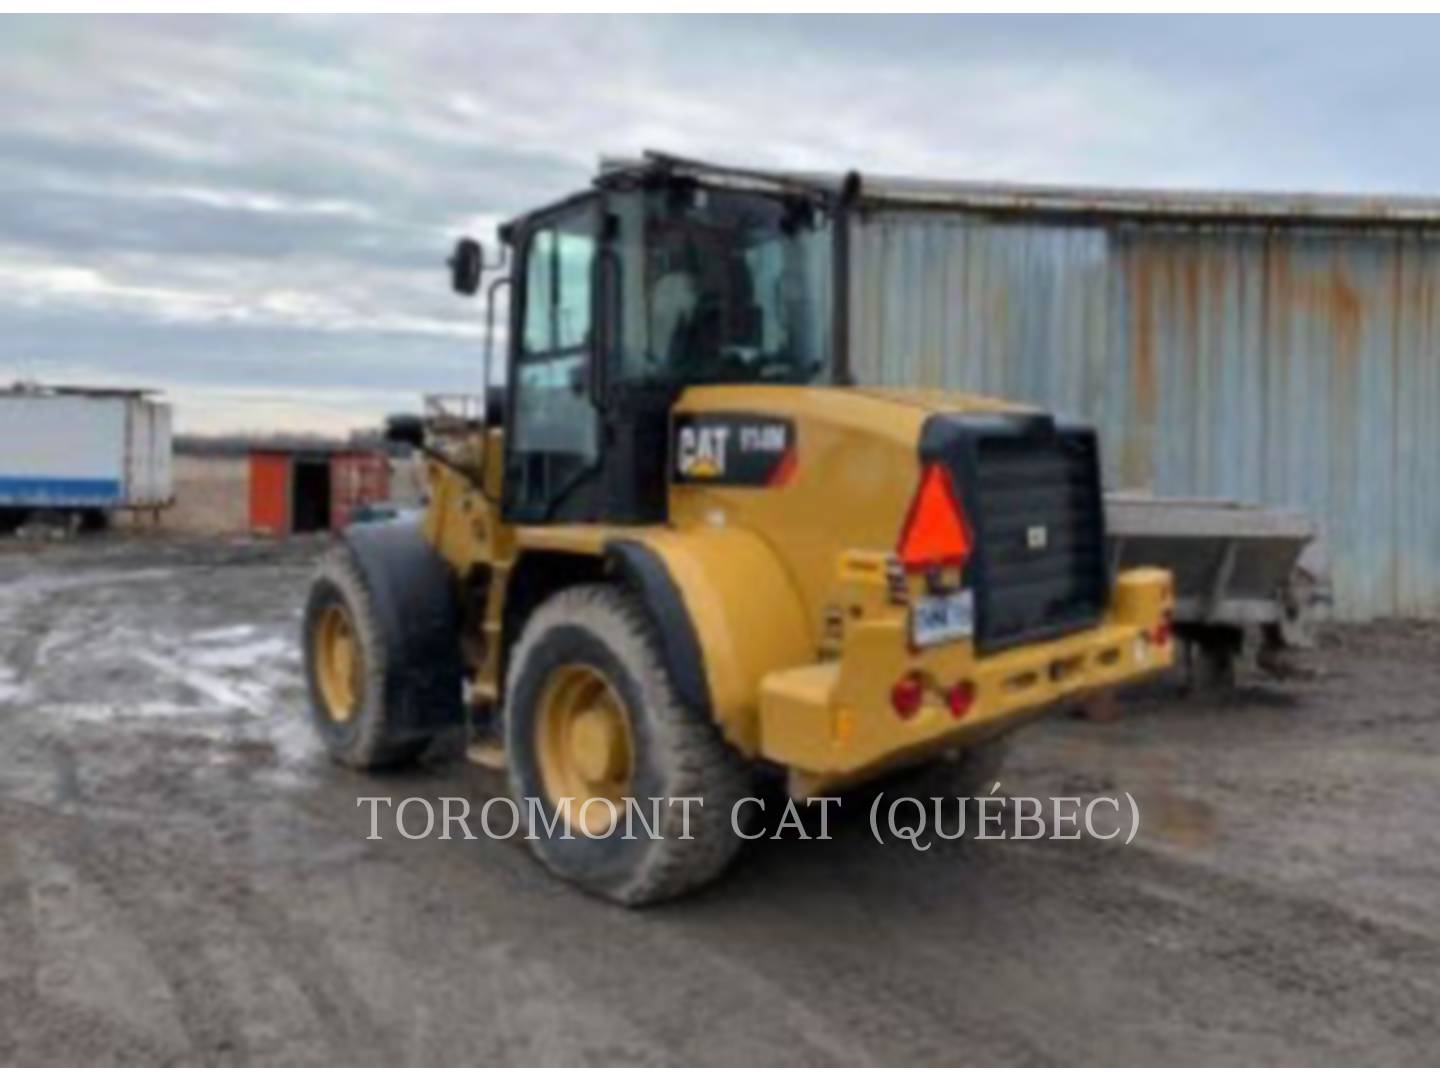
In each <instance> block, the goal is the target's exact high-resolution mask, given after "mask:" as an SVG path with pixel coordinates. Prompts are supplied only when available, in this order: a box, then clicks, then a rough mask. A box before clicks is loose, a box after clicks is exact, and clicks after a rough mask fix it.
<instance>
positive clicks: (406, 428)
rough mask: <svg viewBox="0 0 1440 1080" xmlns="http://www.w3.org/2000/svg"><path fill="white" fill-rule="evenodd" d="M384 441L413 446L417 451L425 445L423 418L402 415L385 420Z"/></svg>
mask: <svg viewBox="0 0 1440 1080" xmlns="http://www.w3.org/2000/svg"><path fill="white" fill-rule="evenodd" d="M385 441H386V442H392V443H400V444H402V445H404V446H413V447H415V449H417V450H419V449H421V448H423V447H424V445H425V420H424V418H423V417H419V416H414V415H412V414H409V413H402V414H399V415H397V416H387V417H386V418H385Z"/></svg>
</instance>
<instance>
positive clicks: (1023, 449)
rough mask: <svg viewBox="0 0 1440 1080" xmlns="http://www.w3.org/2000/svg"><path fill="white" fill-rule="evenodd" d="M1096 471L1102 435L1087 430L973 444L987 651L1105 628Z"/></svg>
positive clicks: (986, 436)
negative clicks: (1098, 441) (1099, 625)
mask: <svg viewBox="0 0 1440 1080" xmlns="http://www.w3.org/2000/svg"><path fill="white" fill-rule="evenodd" d="M1099 466H1100V462H1099V452H1098V448H1097V446H1096V439H1095V434H1094V432H1093V431H1091V430H1089V429H1086V428H1078V427H1077V428H1069V429H1064V428H1062V429H1055V428H1053V427H1051V428H1048V429H1046V428H1039V429H1035V430H1022V431H1018V432H1014V433H1010V432H1006V433H995V432H986V433H983V434H978V435H977V437H976V438H975V441H974V443H973V451H972V456H971V468H972V470H973V471H972V476H971V478H970V484H971V487H970V496H971V497H970V499H969V503H970V507H971V510H972V512H973V513H974V515H975V518H976V520H975V522H974V525H975V529H976V533H977V538H978V540H979V543H978V544H977V552H976V555H977V565H976V567H975V571H976V575H975V576H976V581H975V586H976V593H977V599H978V601H979V604H978V608H979V611H978V616H979V618H978V622H977V626H976V638H977V644H978V645H980V646H981V647H982V648H986V649H995V648H999V647H1003V646H1006V645H1013V644H1018V643H1020V642H1023V641H1032V640H1039V639H1043V638H1047V637H1057V636H1059V635H1061V634H1064V633H1068V632H1071V631H1073V630H1076V629H1079V628H1082V627H1085V626H1090V625H1093V624H1095V623H1097V622H1098V621H1099V620H1100V617H1101V615H1102V614H1103V612H1104V609H1105V602H1106V596H1107V592H1108V571H1107V567H1106V557H1105V519H1104V503H1103V500H1102V495H1101V490H1100V467H1099ZM962 482H963V481H962Z"/></svg>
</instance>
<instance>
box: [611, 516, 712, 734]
mask: <svg viewBox="0 0 1440 1080" xmlns="http://www.w3.org/2000/svg"><path fill="white" fill-rule="evenodd" d="M605 557H606V559H607V561H608V562H609V564H610V566H611V567H612V569H613V570H614V572H615V574H616V576H617V577H618V578H619V579H620V581H621V582H623V583H624V584H625V585H626V586H628V587H629V588H630V590H631V591H632V592H634V593H635V595H636V596H638V597H639V598H640V602H641V604H643V605H644V607H645V610H646V612H647V613H648V614H649V615H650V618H651V620H652V621H653V622H654V624H655V628H656V630H657V631H658V632H659V639H660V652H661V655H662V656H663V657H664V660H665V669H666V671H667V672H668V673H669V675H670V685H671V686H673V687H674V688H675V693H676V694H678V695H679V697H680V700H681V701H682V702H684V703H685V704H686V705H687V706H688V707H689V708H690V709H691V710H692V711H693V712H694V713H695V715H696V716H702V717H708V716H710V715H711V701H710V687H709V686H708V685H707V684H706V682H705V659H704V657H703V656H702V655H701V652H700V639H699V637H698V636H697V635H696V633H695V624H694V623H693V622H692V621H691V619H690V612H689V610H688V609H687V608H686V607H685V599H684V597H682V596H681V595H680V589H679V587H678V586H677V585H676V584H675V581H674V579H673V578H672V577H671V576H670V571H669V570H668V569H666V567H665V561H664V560H663V559H661V558H660V556H658V555H656V554H655V552H653V551H651V550H650V549H649V548H648V547H646V546H645V545H644V544H643V543H640V542H639V541H636V540H614V541H611V542H610V543H608V544H606V545H605Z"/></svg>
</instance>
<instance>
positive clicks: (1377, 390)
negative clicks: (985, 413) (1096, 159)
mask: <svg viewBox="0 0 1440 1080" xmlns="http://www.w3.org/2000/svg"><path fill="white" fill-rule="evenodd" d="M856 240H857V243H856V245H855V249H854V250H855V252H856V273H855V279H854V281H853V282H852V305H851V320H852V340H853V341H855V342H856V343H857V344H856V346H855V349H856V353H857V358H860V354H862V353H863V363H861V364H858V365H857V370H858V371H859V373H860V375H861V377H862V378H867V379H869V378H873V379H877V380H878V381H882V382H888V383H905V382H911V383H915V382H919V383H922V384H929V383H939V384H941V385H947V386H959V387H967V388H974V389H978V390H981V391H983V392H986V393H991V394H998V395H1002V396H1007V397H1011V398H1015V399H1020V400H1030V401H1037V402H1039V403H1041V404H1045V405H1048V406H1050V407H1053V408H1056V409H1058V410H1063V411H1067V412H1071V413H1080V414H1081V415H1084V416H1087V417H1089V418H1090V419H1092V420H1093V421H1095V422H1096V423H1097V425H1098V426H1099V428H1100V431H1101V434H1102V438H1103V441H1104V452H1105V456H1106V476H1107V482H1108V483H1110V484H1111V485H1112V486H1145V487H1150V488H1152V489H1153V490H1155V491H1157V492H1159V493H1163V494H1185V495H1200V496H1214V497H1228V498H1239V499H1247V500H1253V501H1260V502H1266V503H1270V504H1274V505H1283V506H1293V507H1298V508H1302V509H1304V510H1306V511H1308V512H1309V513H1310V514H1311V516H1312V517H1313V518H1314V519H1315V521H1316V523H1317V525H1318V526H1319V527H1320V529H1321V532H1322V534H1323V537H1324V546H1325V548H1326V550H1327V553H1328V558H1329V562H1330V566H1331V569H1332V573H1333V575H1334V580H1335V591H1336V606H1337V611H1338V612H1339V613H1340V614H1342V615H1347V616H1355V617H1368V616H1373V615H1384V614H1404V615H1440V420H1437V418H1440V227H1437V224H1435V223H1426V224H1423V225H1422V224H1414V225H1407V226H1398V225H1393V224H1390V225H1384V226H1379V225H1373V224H1366V225H1361V224H1349V225H1346V226H1344V227H1337V226H1336V225H1334V224H1333V223H1318V224H1315V225H1307V223H1306V222H1305V221H1304V220H1303V219H1296V220H1293V221H1289V222H1285V223H1273V222H1272V223H1265V224H1258V223H1246V222H1239V221H1233V220H1219V219H1217V220H1215V221H1187V222H1177V221H1137V220H1134V219H1130V220H1125V219H1121V218H1119V217H1117V218H1115V219H1113V220H1111V219H1105V218H1103V216H1102V217H1100V218H1099V219H1098V220H1097V216H1096V215H1093V214H1092V215H1089V216H1087V217H1086V218H1085V219H1084V220H1076V221H1066V220H1057V219H1055V218H1053V217H1050V218H1040V217H1037V218H1035V219H1033V220H1032V219H1026V218H1023V217H1017V216H1010V217H1007V218H1006V219H1005V220H1003V221H1000V220H995V219H989V218H986V217H984V216H980V215H976V214H973V213H965V212H961V211H950V210H947V211H935V210H926V211H918V210H909V209H907V210H887V211H884V212H879V213H876V214H874V215H873V216H872V217H871V218H870V219H868V220H867V221H866V222H865V223H863V224H862V225H860V226H859V227H858V229H857V236H856ZM957 271H959V272H957Z"/></svg>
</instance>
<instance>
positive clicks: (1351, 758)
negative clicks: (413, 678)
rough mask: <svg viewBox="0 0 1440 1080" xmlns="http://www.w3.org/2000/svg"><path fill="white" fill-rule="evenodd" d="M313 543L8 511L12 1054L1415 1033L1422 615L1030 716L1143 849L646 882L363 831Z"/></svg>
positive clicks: (1193, 1051)
mask: <svg viewBox="0 0 1440 1080" xmlns="http://www.w3.org/2000/svg"><path fill="white" fill-rule="evenodd" d="M317 550H318V549H317V548H316V547H315V546H314V545H311V544H300V543H296V544H287V545H279V546H277V545H270V544H261V543H252V542H224V541H219V542H209V543H204V544H200V543H180V542H175V541H157V540H151V541H147V542H144V543H141V542H137V541H126V540H121V539H113V538H112V539H103V540H96V541H84V542H75V543H71V544H64V545H57V546H52V547H48V548H44V549H41V548H31V547H26V546H23V545H18V544H14V543H11V544H6V545H0V1064H101V1063H104V1064H144V1063H205V1064H282V1063H283V1064H308V1063H314V1064H322V1063H355V1064H401V1063H412V1064H413V1063H425V1064H484V1065H503V1064H548V1063H556V1064H567V1063H597V1064H598V1063H606V1064H650V1063H684V1064H722V1063H723V1064H761V1063H774V1064H870V1063H881V1064H956V1065H970V1064H1034V1065H1043V1064H1061V1063H1071V1064H1077V1063H1108V1064H1142V1063H1174V1064H1187V1063H1188V1064H1199V1063H1207V1064H1227V1063H1289V1064H1300V1063H1313V1064H1320V1063H1335V1064H1360V1063H1387V1064H1422V1063H1424V1064H1434V1063H1436V1060H1437V1058H1440V1033H1437V1030H1436V1025H1435V1017H1436V1015H1437V1014H1440V918H1437V909H1440V844H1437V843H1436V839H1435V830H1436V822H1437V821H1440V717H1437V708H1436V701H1437V700H1440V664H1437V663H1436V662H1435V661H1436V657H1437V655H1440V628H1437V627H1435V626H1422V625H1415V624H1387V625H1377V626H1372V627H1367V628H1363V629H1346V630H1343V631H1333V632H1331V633H1329V634H1327V635H1326V636H1325V640H1324V645H1323V648H1322V649H1321V650H1320V651H1319V652H1318V653H1316V654H1313V656H1312V658H1311V663H1312V664H1313V665H1314V666H1316V667H1317V668H1318V669H1319V672H1320V674H1319V677H1318V678H1316V679H1314V680H1312V681H1307V682H1304V683H1300V684H1290V685H1287V686H1286V687H1285V688H1284V689H1283V690H1281V689H1275V688H1273V684H1272V686H1271V687H1270V688H1261V687H1258V686H1257V687H1256V688H1254V689H1250V690H1245V691H1241V692H1237V693H1236V694H1233V695H1231V696H1230V697H1228V698H1226V699H1224V700H1221V701H1216V702H1211V703H1207V704H1202V703H1198V702H1194V701H1187V700H1185V699H1183V698H1182V697H1181V696H1180V694H1179V693H1178V691H1177V690H1176V689H1174V688H1173V687H1169V686H1161V687H1157V688H1154V689H1151V690H1148V691H1147V692H1145V693H1144V694H1142V695H1138V696H1137V697H1136V699H1134V700H1131V701H1129V702H1127V705H1126V708H1125V711H1124V718H1123V719H1122V720H1120V721H1119V722H1117V723H1113V724H1092V723H1085V722H1081V721H1077V720H1071V719H1065V718H1056V719H1053V720H1046V721H1042V722H1039V723H1036V724H1033V725H1031V726H1030V727H1028V728H1026V729H1025V730H1024V731H1022V732H1021V733H1020V734H1019V735H1018V736H1017V737H1016V745H1015V751H1014V753H1013V755H1012V758H1011V762H1010V766H1009V767H1008V769H1007V771H1006V772H1005V774H1004V781H1005V787H1006V789H1007V790H1008V791H1010V792H1011V793H1012V794H1018V793H1022V792H1023V793H1031V794H1035V795H1040V796H1047V797H1048V796H1053V795H1066V794H1079V795H1090V794H1103V793H1111V792H1115V791H1129V792H1131V793H1133V794H1134V795H1135V797H1136V799H1137V800H1138V803H1139V806H1140V808H1141V819H1142V824H1141V828H1140V832H1139V835H1138V837H1137V839H1136V840H1135V842H1134V843H1133V844H1132V845H1130V846H1128V847H1126V846H1122V845H1120V844H1118V843H1102V842H1099V841H1094V840H1084V841H1070V842H1062V841H1038V842H1016V841H1011V842H968V843H967V842H943V841H942V842H939V843H937V844H936V845H935V847H934V848H932V849H931V850H930V851H928V852H925V853H923V854H922V853H918V852H915V851H912V850H909V849H907V848H905V847H903V846H902V845H899V844H896V843H893V842H891V843H887V844H886V845H885V846H883V847H882V846H880V845H878V844H876V843H875V841H874V840H873V839H872V838H871V836H870V833H869V829H868V823H867V821H866V817H865V812H864V810H863V808H861V809H856V808H855V807H853V806H852V807H849V808H847V809H846V811H845V812H844V813H843V814H842V815H841V816H840V818H839V820H838V821H836V822H834V823H833V827H832V832H833V834H834V838H833V839H831V840H829V841H828V842H826V841H808V842H807V841H802V840H799V839H794V838H788V839H785V840H777V841H771V840H762V841H755V842H753V843H751V844H750V845H749V847H748V849H747V851H746V852H745V854H744V856H743V857H742V859H741V861H740V863H739V864H738V865H737V866H736V867H735V869H734V872H733V873H732V874H730V876H729V877H727V878H726V879H725V880H724V881H722V882H721V883H720V884H719V885H718V886H716V887H714V888H711V889H709V890H708V891H706V892H704V893H702V894H700V895H699V896H696V897H694V898H691V899H688V900H686V901H683V902H680V903H676V904H672V905H669V906H665V907H662V908H657V909H651V910H648V911H643V912H631V911H625V910H621V909H617V908H614V907H610V906H608V905H606V904H604V903H601V902H599V901H595V900H592V899H589V898H587V897H585V896H583V895H580V894H578V893H576V892H575V891H573V890H571V889H570V888H568V887H566V886H565V885H563V884H561V883H560V882H558V881H555V880H553V879H551V878H550V877H548V876H547V875H546V874H545V873H544V872H543V871H542V870H541V869H540V867H539V866H538V864H536V863H535V862H534V861H533V860H531V859H530V858H529V857H528V855H527V854H526V853H525V851H524V850H523V849H522V847H521V845H520V844H518V843H513V842H511V843H507V842H499V841H490V840H484V839H481V840H478V841H475V842H467V841H449V842H446V841H442V840H438V839H437V840H429V841H406V840H403V839H399V838H396V837H394V836H393V833H391V834H390V836H389V837H387V838H386V839H383V840H379V841H366V840H365V834H366V832H367V830H368V812H367V811H365V810H363V809H361V808H357V806H356V802H355V800H356V797H357V796H359V795H368V794H375V795H391V796H395V797H403V796H405V795H410V794H420V795H428V796H431V797H439V796H442V795H464V796H466V797H468V798H470V799H471V800H472V802H475V803H477V804H478V802H479V801H480V800H483V799H484V798H486V797H488V796H489V795H493V794H499V793H501V792H502V790H503V789H502V788H501V786H500V785H499V783H498V782H497V780H496V779H495V778H494V777H493V776H492V775H491V774H489V773H486V772H483V771H480V770H478V769H474V768H472V767H469V766H466V765H464V764H462V763H460V762H458V761H456V760H454V759H453V758H452V757H445V756H437V757H436V758H435V759H434V760H432V761H430V762H428V763H427V764H426V765H424V766H423V767H421V768H419V769H416V770H412V771H409V772H406V773H403V774H392V775H388V776H356V775H352V774H348V773H345V772H342V771H340V770H338V769H336V768H334V767H332V766H331V765H329V764H328V763H327V762H326V760H325V759H324V758H323V757H322V756H321V755H320V753H319V751H318V749H317V745H316V743H315V742H314V741H312V739H311V737H310V734H309V732H308V731H307V730H306V727H305V717H304V708H305V706H304V699H303V691H302V688H301V676H300V671H299V664H298V655H297V654H298V647H297V622H298V617H299V612H300V607H301V604H302V602H303V594H304V586H305V581H306V578H307V576H308V573H309V567H310V564H311V561H312V560H313V558H314V556H315V554H316V551H317Z"/></svg>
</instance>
